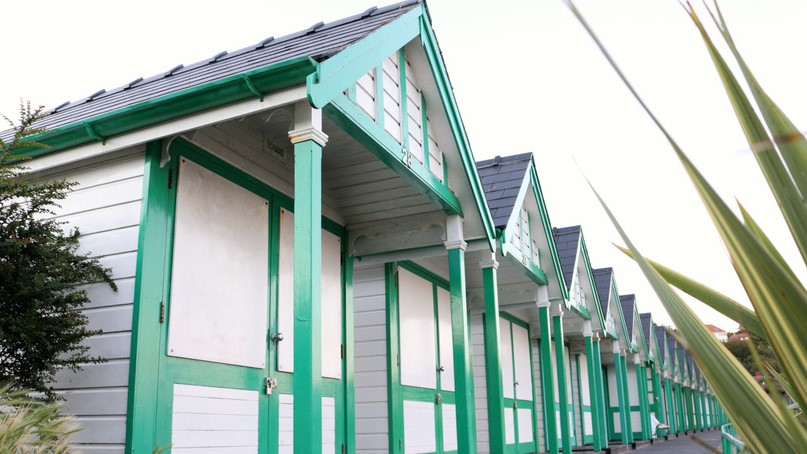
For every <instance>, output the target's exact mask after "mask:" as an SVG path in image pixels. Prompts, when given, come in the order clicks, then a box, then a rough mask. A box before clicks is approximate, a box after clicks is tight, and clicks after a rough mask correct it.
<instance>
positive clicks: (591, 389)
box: [578, 320, 603, 451]
mask: <svg viewBox="0 0 807 454" xmlns="http://www.w3.org/2000/svg"><path fill="white" fill-rule="evenodd" d="M591 336H592V333H591V321H590V320H585V321H584V322H583V342H584V343H585V346H586V369H587V370H588V394H589V402H590V403H591V432H592V434H593V436H594V440H593V447H594V451H602V449H603V444H602V438H601V436H602V429H601V427H600V425H601V424H602V423H603V421H602V420H600V413H601V412H600V399H599V396H598V392H597V387H598V386H600V385H599V383H600V382H599V380H598V377H597V367H598V366H597V362H598V361H597V359H596V358H595V356H594V355H595V354H596V353H595V350H594V341H593V340H592V339H591ZM578 381H580V379H579V378H578ZM583 433H585V428H584V431H583Z"/></svg>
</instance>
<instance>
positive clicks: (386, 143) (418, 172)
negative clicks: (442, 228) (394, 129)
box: [324, 95, 462, 216]
mask: <svg viewBox="0 0 807 454" xmlns="http://www.w3.org/2000/svg"><path fill="white" fill-rule="evenodd" d="M324 112H325V114H326V115H327V116H328V117H329V118H330V119H331V120H333V121H334V122H335V123H336V124H337V125H339V126H340V127H342V128H343V129H344V130H345V132H347V133H348V134H349V135H350V136H352V137H353V138H354V139H356V140H357V141H358V142H359V143H361V144H362V145H364V146H365V147H366V148H367V150H368V151H370V152H371V153H373V155H375V156H376V157H377V158H378V159H379V160H381V162H383V163H384V164H386V165H387V166H388V167H389V168H391V169H392V170H394V171H395V172H396V173H397V174H399V175H400V176H401V177H402V178H403V179H404V180H406V181H407V182H409V183H410V184H412V185H414V186H415V187H416V188H417V189H418V190H419V191H420V192H421V193H423V194H424V195H425V196H426V197H427V198H428V199H429V200H431V201H432V202H434V203H435V204H437V205H438V206H440V207H441V208H442V209H443V210H444V211H445V212H446V213H447V214H449V215H460V216H462V206H461V205H460V202H459V200H458V199H457V197H456V196H455V195H454V193H453V192H451V190H450V189H449V188H448V186H446V185H445V184H444V183H443V182H441V181H440V180H438V179H437V177H435V176H434V175H432V173H431V172H430V171H429V170H428V169H426V168H425V167H424V166H423V165H422V164H421V163H420V162H418V161H417V160H414V161H411V160H409V159H408V158H407V154H408V153H406V154H405V153H403V148H402V147H401V145H400V144H399V143H398V142H397V141H396V140H395V139H393V138H392V136H390V135H389V134H388V133H387V131H386V130H385V129H384V127H383V126H382V125H379V124H378V123H376V122H374V121H373V120H372V119H371V118H370V117H369V116H368V115H367V114H366V113H365V112H364V111H363V110H361V108H360V107H358V106H357V105H356V104H355V103H353V102H352V101H350V100H349V99H348V98H347V97H346V96H345V95H338V96H337V97H336V98H334V99H333V100H332V101H331V103H330V104H328V105H327V106H326V107H325V109H324Z"/></svg>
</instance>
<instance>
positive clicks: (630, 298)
mask: <svg viewBox="0 0 807 454" xmlns="http://www.w3.org/2000/svg"><path fill="white" fill-rule="evenodd" d="M619 303H620V304H622V314H623V315H624V316H625V325H627V326H628V338H629V339H632V338H633V326H634V322H633V314H634V311H635V308H636V295H619Z"/></svg>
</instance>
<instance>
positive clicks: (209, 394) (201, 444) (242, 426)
mask: <svg viewBox="0 0 807 454" xmlns="http://www.w3.org/2000/svg"><path fill="white" fill-rule="evenodd" d="M171 421H172V430H171V448H172V451H174V452H199V450H202V449H206V448H216V450H215V451H216V452H222V453H229V452H240V451H239V450H243V449H244V448H249V449H251V450H253V452H256V451H257V449H258V392H257V391H246V390H239V389H227V388H212V387H208V386H191V385H182V384H175V385H174V404H173V414H172V418H171Z"/></svg>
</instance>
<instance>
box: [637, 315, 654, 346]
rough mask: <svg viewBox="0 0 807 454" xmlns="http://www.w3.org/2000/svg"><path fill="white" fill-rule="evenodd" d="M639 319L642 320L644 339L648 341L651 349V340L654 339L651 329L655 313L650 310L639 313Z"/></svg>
mask: <svg viewBox="0 0 807 454" xmlns="http://www.w3.org/2000/svg"><path fill="white" fill-rule="evenodd" d="M639 319H641V321H642V333H644V341H645V342H647V349H648V350H650V342H651V340H652V339H653V338H652V336H651V335H650V330H651V329H653V328H652V326H653V320H652V319H653V314H651V313H650V312H647V313H645V314H639ZM651 352H652V350H651Z"/></svg>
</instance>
